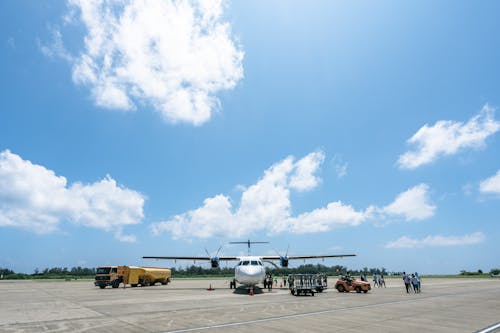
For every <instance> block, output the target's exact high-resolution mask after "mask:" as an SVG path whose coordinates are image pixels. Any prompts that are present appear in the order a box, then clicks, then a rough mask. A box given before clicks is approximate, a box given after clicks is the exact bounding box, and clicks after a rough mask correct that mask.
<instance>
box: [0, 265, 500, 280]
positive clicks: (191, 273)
mask: <svg viewBox="0 0 500 333" xmlns="http://www.w3.org/2000/svg"><path fill="white" fill-rule="evenodd" d="M171 269H172V276H174V277H232V276H234V268H233V267H220V268H205V267H202V266H195V265H191V266H189V267H186V268H175V267H173V268H171ZM95 272H96V268H86V267H80V266H78V267H72V268H70V269H68V268H67V267H53V268H45V269H43V270H39V269H38V268H35V270H34V272H33V274H25V273H16V272H14V271H13V270H11V269H8V268H1V267H0V278H2V279H78V278H93V277H94V276H95ZM267 272H268V273H270V274H272V275H277V276H282V275H288V274H318V273H320V274H326V275H330V276H332V275H345V274H347V273H349V274H350V275H351V276H359V275H361V274H363V275H373V274H377V275H384V276H391V275H395V276H398V275H402V274H403V273H402V272H396V271H387V270H386V269H385V268H383V267H382V268H368V267H364V268H362V269H349V268H347V267H345V266H341V265H335V266H325V265H321V264H316V265H314V264H306V265H300V266H298V267H290V268H283V267H267ZM498 274H500V269H498V268H495V269H492V270H491V271H490V272H489V275H498ZM459 275H462V276H469V275H486V274H485V273H483V271H482V270H478V271H477V272H468V271H465V270H462V271H460V273H459Z"/></svg>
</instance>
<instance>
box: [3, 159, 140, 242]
mask: <svg viewBox="0 0 500 333" xmlns="http://www.w3.org/2000/svg"><path fill="white" fill-rule="evenodd" d="M143 205H144V198H143V196H142V195H141V194H140V193H138V192H135V191H133V190H130V189H127V188H125V187H123V186H120V185H117V184H116V181H115V180H114V179H112V178H111V177H109V176H107V177H106V178H104V179H102V180H101V181H98V182H95V183H93V184H89V185H85V184H81V183H74V184H72V185H71V186H68V184H67V180H66V178H64V177H62V176H57V175H56V174H55V173H54V171H52V170H49V169H46V168H45V167H43V166H41V165H36V164H32V163H31V162H30V161H26V160H23V159H22V158H21V157H20V156H18V155H16V154H13V153H11V152H10V151H8V150H6V151H3V152H1V153H0V226H10V227H19V228H23V229H26V230H29V231H32V232H35V233H40V234H45V233H51V232H54V231H56V230H59V225H60V224H61V223H63V222H66V221H69V222H72V223H75V224H78V225H82V226H85V227H91V228H97V229H101V230H105V231H110V232H115V236H116V237H117V238H118V239H120V240H124V241H134V240H135V239H134V236H131V235H123V233H122V228H123V227H124V226H126V225H131V224H137V223H140V222H141V220H142V219H143V216H144V214H143Z"/></svg>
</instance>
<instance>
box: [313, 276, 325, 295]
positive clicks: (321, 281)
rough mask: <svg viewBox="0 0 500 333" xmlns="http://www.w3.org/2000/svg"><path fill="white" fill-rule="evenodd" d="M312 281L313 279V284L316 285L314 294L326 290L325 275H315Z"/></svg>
mask: <svg viewBox="0 0 500 333" xmlns="http://www.w3.org/2000/svg"><path fill="white" fill-rule="evenodd" d="M314 279H315V283H316V287H315V290H316V292H318V293H322V292H323V290H325V289H326V288H328V278H327V277H326V275H325V274H316V276H315V277H314Z"/></svg>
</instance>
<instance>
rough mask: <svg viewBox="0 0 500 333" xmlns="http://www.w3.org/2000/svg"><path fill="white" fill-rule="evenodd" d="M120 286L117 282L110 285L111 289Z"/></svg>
mask: <svg viewBox="0 0 500 333" xmlns="http://www.w3.org/2000/svg"><path fill="white" fill-rule="evenodd" d="M119 286H120V282H119V281H114V282H113V284H112V285H111V287H112V288H118V287H119Z"/></svg>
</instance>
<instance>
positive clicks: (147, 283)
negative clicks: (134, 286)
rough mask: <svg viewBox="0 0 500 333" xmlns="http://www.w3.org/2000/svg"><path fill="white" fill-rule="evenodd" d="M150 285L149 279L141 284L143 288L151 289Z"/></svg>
mask: <svg viewBox="0 0 500 333" xmlns="http://www.w3.org/2000/svg"><path fill="white" fill-rule="evenodd" d="M149 285H150V282H149V279H144V280H143V281H142V283H141V286H143V287H149Z"/></svg>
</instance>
